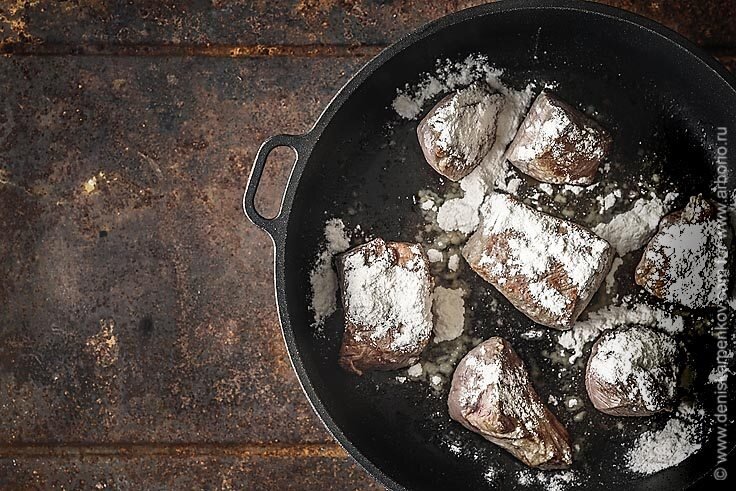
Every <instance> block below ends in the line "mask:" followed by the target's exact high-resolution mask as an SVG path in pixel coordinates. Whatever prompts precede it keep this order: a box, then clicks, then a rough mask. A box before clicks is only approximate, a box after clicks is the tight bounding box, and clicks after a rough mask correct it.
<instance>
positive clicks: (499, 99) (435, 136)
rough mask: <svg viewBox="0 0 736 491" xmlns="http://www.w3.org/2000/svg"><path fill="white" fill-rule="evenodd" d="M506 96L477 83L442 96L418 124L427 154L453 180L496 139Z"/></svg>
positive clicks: (475, 162) (472, 165)
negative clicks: (499, 118)
mask: <svg viewBox="0 0 736 491" xmlns="http://www.w3.org/2000/svg"><path fill="white" fill-rule="evenodd" d="M503 104H504V96H503V95H501V94H494V93H492V92H491V91H490V89H489V88H488V86H487V85H485V84H483V83H478V82H476V83H474V84H473V85H471V86H469V87H467V88H465V89H462V90H459V91H457V92H455V93H453V94H450V95H448V96H447V97H445V98H444V99H442V100H441V101H440V102H439V103H437V105H436V106H435V107H433V108H432V110H431V111H429V113H428V114H427V116H425V118H424V119H423V120H422V121H421V122H420V123H419V126H418V127H417V136H418V137H419V145H420V146H421V147H422V152H423V153H424V158H425V159H427V162H428V163H429V165H431V166H432V168H433V169H434V170H436V171H437V172H439V173H440V174H442V175H443V176H445V177H447V178H448V179H450V180H453V181H458V180H460V179H462V178H463V177H465V176H466V175H468V174H469V173H470V172H471V171H472V170H473V169H475V168H476V167H477V166H478V164H480V162H481V160H483V157H485V156H486V154H487V153H488V152H489V151H490V150H491V147H493V143H494V142H495V141H496V128H497V122H498V115H499V112H500V111H501V109H502V108H503Z"/></svg>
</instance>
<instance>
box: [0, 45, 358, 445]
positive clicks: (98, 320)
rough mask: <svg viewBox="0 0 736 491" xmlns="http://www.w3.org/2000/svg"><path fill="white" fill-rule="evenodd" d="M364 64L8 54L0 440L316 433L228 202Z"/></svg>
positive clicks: (263, 269)
mask: <svg viewBox="0 0 736 491" xmlns="http://www.w3.org/2000/svg"><path fill="white" fill-rule="evenodd" d="M360 63H361V60H349V61H343V62H341V63H335V62H334V61H326V60H312V59H310V60H299V59H285V58H277V59H273V60H257V61H256V60H246V59H243V60H228V59H220V58H197V59H194V58H190V59H186V58H178V59H156V60H146V61H145V62H141V61H140V60H137V59H134V58H124V59H112V58H99V57H92V58H90V57H82V58H51V59H50V58H9V59H5V60H3V69H2V71H0V87H2V90H3V93H4V98H3V103H4V111H3V114H4V118H3V119H4V121H2V124H1V125H0V128H1V129H0V134H1V136H0V159H1V162H2V172H3V177H2V183H1V184H0V227H1V228H2V230H3V240H2V241H1V242H0V277H2V278H3V281H2V282H1V283H0V299H1V301H0V303H2V305H3V306H4V307H3V309H2V311H1V312H0V326H2V329H1V330H0V398H1V399H2V401H3V403H2V404H0V435H1V436H0V438H2V440H3V441H4V442H8V443H10V442H37V441H62V442H70V441H71V442H74V441H84V442H109V441H157V442H160V441H176V442H180V441H187V442H191V441H249V442H272V441H279V442H305V441H308V442H309V441H325V440H326V438H327V436H326V434H325V432H324V431H323V430H322V428H321V426H320V425H319V423H318V422H317V421H316V419H315V417H314V416H313V415H312V412H311V410H310V409H309V407H308V405H307V403H306V401H305V400H304V398H303V396H302V394H301V392H300V390H299V388H298V385H297V384H296V382H295V378H294V376H293V375H292V371H291V368H290V366H289V364H288V361H287V359H286V356H285V353H284V349H283V347H282V341H281V337H280V334H279V331H278V325H277V318H276V313H275V308H274V300H273V294H272V291H271V286H270V285H271V281H272V280H271V274H272V273H271V250H270V246H269V243H268V241H267V239H266V237H265V236H264V234H262V233H260V232H259V231H257V230H256V229H255V228H254V227H252V226H250V225H249V224H248V223H247V222H246V220H245V219H244V217H243V215H242V211H241V209H240V199H241V195H242V189H243V187H244V183H245V180H246V176H247V171H248V168H249V165H250V161H251V158H252V155H253V154H254V152H255V149H256V147H257V145H258V143H259V142H260V141H261V140H262V139H264V138H265V137H266V136H267V133H268V132H271V131H274V130H275V129H277V128H278V129H282V130H285V131H294V132H299V131H304V130H306V129H307V128H308V126H309V124H310V122H311V121H313V119H314V118H315V117H316V115H317V113H318V111H319V110H320V109H321V107H322V106H323V105H324V104H325V103H326V101H327V100H328V99H329V97H330V96H331V95H332V93H333V92H334V91H335V90H336V89H337V87H338V86H339V85H340V84H341V83H343V82H344V80H345V78H346V77H347V74H348V73H349V72H352V71H353V70H354V69H356V68H357V66H358V65H359V64H360ZM303 94H309V95H308V96H306V97H304V96H303ZM286 165H287V162H284V163H283V165H282V166H279V165H271V166H269V167H270V169H271V170H272V172H271V174H272V179H270V180H275V178H276V177H278V175H279V174H283V173H284V172H285V170H286ZM266 184H268V181H267V183H266ZM265 191H266V192H267V193H271V194H275V192H276V191H277V190H275V189H270V187H268V186H267V187H266V189H265Z"/></svg>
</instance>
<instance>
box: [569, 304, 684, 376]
mask: <svg viewBox="0 0 736 491" xmlns="http://www.w3.org/2000/svg"><path fill="white" fill-rule="evenodd" d="M627 324H636V325H641V326H648V327H658V328H660V329H662V330H664V331H667V332H668V333H670V334H675V333H678V332H681V331H682V330H683V329H684V327H685V322H684V320H683V319H682V317H679V316H677V315H674V314H670V313H668V312H665V311H664V310H660V309H657V308H655V307H651V306H649V305H646V304H636V305H632V306H627V305H610V306H608V307H604V308H602V309H600V310H597V311H595V312H590V313H589V314H588V318H587V320H584V321H578V322H576V323H575V324H574V325H573V326H572V329H570V330H568V331H564V332H563V333H561V334H560V336H559V337H558V338H557V344H559V345H560V346H561V347H562V348H564V349H565V350H567V351H569V352H571V353H572V354H571V355H570V357H569V362H570V364H573V363H575V361H576V360H577V359H578V358H580V357H581V356H583V348H584V347H585V345H586V344H587V343H591V342H593V341H594V340H595V338H597V337H598V335H599V334H600V333H602V332H603V331H607V330H610V329H614V328H616V327H621V326H625V325H627Z"/></svg>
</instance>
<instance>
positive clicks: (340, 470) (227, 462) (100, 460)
mask: <svg viewBox="0 0 736 491" xmlns="http://www.w3.org/2000/svg"><path fill="white" fill-rule="evenodd" d="M0 487H1V488H2V489H17V488H21V487H22V488H23V489H49V488H55V489H71V490H76V489H93V490H106V489H107V490H116V491H139V490H142V489H145V490H147V491H154V490H162V491H163V490H172V489H173V490H175V489H208V490H211V489H224V490H229V489H249V490H259V489H279V490H281V489H285V490H295V491H310V490H315V491H322V490H325V489H335V490H356V491H357V490H378V489H381V488H380V487H379V486H378V485H377V484H375V483H373V482H372V480H371V479H370V478H369V477H368V476H367V475H366V474H365V473H364V472H363V471H362V470H360V469H359V468H357V467H356V466H354V465H352V464H351V463H350V461H349V460H348V459H347V458H332V457H302V458H288V457H287V458H282V457H260V456H256V457H240V456H198V457H173V458H172V457H156V456H154V457H130V458H117V457H86V458H61V459H53V460H51V459H44V458H18V459H14V460H13V461H12V462H11V461H9V460H4V461H0Z"/></svg>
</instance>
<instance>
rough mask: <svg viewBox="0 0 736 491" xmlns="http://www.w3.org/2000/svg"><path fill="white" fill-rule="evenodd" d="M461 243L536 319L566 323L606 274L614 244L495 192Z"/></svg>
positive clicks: (477, 266) (481, 270)
mask: <svg viewBox="0 0 736 491" xmlns="http://www.w3.org/2000/svg"><path fill="white" fill-rule="evenodd" d="M480 215H481V223H480V226H479V227H478V230H476V232H475V233H474V234H473V235H472V236H471V237H470V239H469V240H468V242H467V244H466V245H465V247H464V248H463V256H465V259H466V260H467V261H468V264H470V266H471V267H472V268H473V269H474V270H475V272H476V273H478V274H479V275H480V276H481V277H483V279H485V280H486V281H488V282H489V283H491V284H492V285H493V286H495V287H496V288H497V289H498V291H500V292H501V293H502V294H503V295H504V296H505V297H506V298H507V299H509V301H510V302H511V303H512V304H514V306H515V307H516V308H517V309H519V310H520V311H522V312H523V313H524V314H526V315H527V316H528V317H529V318H530V319H532V320H533V321H534V322H538V323H539V324H543V325H545V326H548V327H553V328H555V329H568V328H570V327H571V326H572V324H573V322H575V319H577V317H578V316H579V315H580V313H581V312H582V311H583V309H584V308H585V306H586V305H588V302H590V299H591V298H592V297H593V295H594V294H595V292H596V290H598V287H599V286H600V284H601V282H602V281H603V280H604V279H605V277H606V274H607V273H608V270H609V268H610V267H611V262H612V261H613V255H614V254H613V252H614V251H613V248H612V247H611V246H610V245H609V244H608V242H606V241H605V240H603V239H601V238H600V237H598V236H596V235H595V234H593V233H592V232H590V231H589V230H587V229H585V228H583V227H581V226H579V225H576V224H574V223H572V222H568V221H565V220H562V219H559V218H556V217H553V216H550V215H547V214H545V213H541V212H539V211H536V210H534V209H532V208H530V207H528V206H526V205H524V204H523V203H521V202H520V201H518V200H517V199H515V198H513V197H511V196H509V195H505V194H491V195H490V196H488V198H486V200H485V202H484V203H483V205H482V206H481V209H480Z"/></svg>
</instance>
